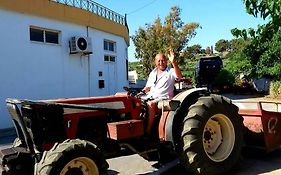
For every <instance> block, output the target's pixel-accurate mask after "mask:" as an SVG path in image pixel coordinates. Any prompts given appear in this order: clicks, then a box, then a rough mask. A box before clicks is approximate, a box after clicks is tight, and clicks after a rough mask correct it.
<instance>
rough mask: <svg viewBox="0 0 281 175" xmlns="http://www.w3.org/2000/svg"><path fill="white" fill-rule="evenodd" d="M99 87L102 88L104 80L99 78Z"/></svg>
mask: <svg viewBox="0 0 281 175" xmlns="http://www.w3.org/2000/svg"><path fill="white" fill-rule="evenodd" d="M99 88H100V89H102V88H104V80H99Z"/></svg>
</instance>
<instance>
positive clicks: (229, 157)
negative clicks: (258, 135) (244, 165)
mask: <svg viewBox="0 0 281 175" xmlns="http://www.w3.org/2000/svg"><path fill="white" fill-rule="evenodd" d="M181 111H183V109H181ZM185 115H186V117H185V118H184V122H183V127H182V132H181V139H180V140H181V141H180V144H179V145H180V149H179V150H180V159H181V161H182V163H183V164H184V166H185V167H186V169H187V170H188V171H191V172H193V173H194V174H208V175H218V174H224V173H226V172H228V171H229V170H230V169H232V168H233V167H234V166H235V164H236V163H238V161H239V158H240V156H241V154H240V153H241V149H242V146H243V118H242V117H241V116H239V115H238V108H237V107H236V106H234V105H233V104H231V101H230V100H229V99H227V98H225V97H222V96H219V95H211V96H207V97H201V98H199V99H198V101H197V102H196V103H195V104H193V105H192V106H190V108H189V110H186V112H185Z"/></svg>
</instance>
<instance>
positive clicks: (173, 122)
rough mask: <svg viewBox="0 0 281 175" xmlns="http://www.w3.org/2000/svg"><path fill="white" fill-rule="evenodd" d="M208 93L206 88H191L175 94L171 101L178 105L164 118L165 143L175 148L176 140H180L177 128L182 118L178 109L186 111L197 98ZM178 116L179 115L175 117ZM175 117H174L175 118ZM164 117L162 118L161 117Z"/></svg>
mask: <svg viewBox="0 0 281 175" xmlns="http://www.w3.org/2000/svg"><path fill="white" fill-rule="evenodd" d="M209 94H210V92H209V91H208V90H207V88H193V89H188V90H186V91H183V92H181V93H179V94H177V95H176V96H175V97H174V98H173V99H172V100H175V101H180V105H179V106H178V108H177V109H176V110H175V111H169V113H168V115H167V116H166V120H165V121H166V122H165V128H164V130H165V132H164V133H165V136H164V137H165V138H164V140H165V141H169V142H171V143H173V145H174V146H176V143H177V140H178V139H179V138H180V132H179V131H178V128H179V126H180V125H181V123H182V121H183V118H184V116H182V115H180V110H179V109H180V108H183V106H182V105H186V106H184V108H185V109H188V108H189V107H190V106H191V105H192V104H194V103H195V102H196V101H197V100H198V98H199V97H202V96H207V95H209ZM177 114H179V115H177ZM175 116H176V117H175ZM162 117H164V116H162Z"/></svg>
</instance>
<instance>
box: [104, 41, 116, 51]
mask: <svg viewBox="0 0 281 175" xmlns="http://www.w3.org/2000/svg"><path fill="white" fill-rule="evenodd" d="M103 49H104V50H107V51H111V52H115V51H116V43H115V42H113V41H108V40H104V41H103Z"/></svg>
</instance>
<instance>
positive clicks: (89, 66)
mask: <svg viewBox="0 0 281 175" xmlns="http://www.w3.org/2000/svg"><path fill="white" fill-rule="evenodd" d="M87 37H89V26H87ZM87 58H88V96H89V97H90V95H91V69H90V68H91V64H90V63H91V62H90V54H88V55H87Z"/></svg>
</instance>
